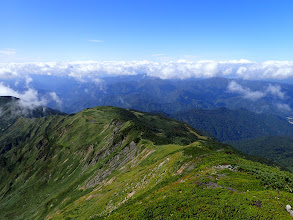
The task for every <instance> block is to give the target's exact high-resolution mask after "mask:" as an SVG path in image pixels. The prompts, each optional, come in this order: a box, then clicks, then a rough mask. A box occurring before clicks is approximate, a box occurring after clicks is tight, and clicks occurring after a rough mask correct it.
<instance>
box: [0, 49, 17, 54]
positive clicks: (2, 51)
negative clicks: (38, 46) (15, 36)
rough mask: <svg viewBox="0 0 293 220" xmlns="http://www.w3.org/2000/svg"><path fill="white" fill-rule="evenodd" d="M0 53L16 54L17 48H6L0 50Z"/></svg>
mask: <svg viewBox="0 0 293 220" xmlns="http://www.w3.org/2000/svg"><path fill="white" fill-rule="evenodd" d="M0 54H2V55H14V54H16V50H15V49H10V48H6V49H4V50H0Z"/></svg>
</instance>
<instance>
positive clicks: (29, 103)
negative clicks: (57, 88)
mask: <svg viewBox="0 0 293 220" xmlns="http://www.w3.org/2000/svg"><path fill="white" fill-rule="evenodd" d="M0 96H14V97H16V98H19V99H20V102H19V104H20V106H21V107H24V108H28V109H34V108H36V107H39V106H44V105H46V104H47V100H46V99H45V98H43V97H39V94H38V92H37V91H36V90H34V89H32V88H28V89H27V90H25V91H23V92H18V91H15V90H13V89H12V88H10V87H9V86H7V85H5V84H4V83H2V82H0Z"/></svg>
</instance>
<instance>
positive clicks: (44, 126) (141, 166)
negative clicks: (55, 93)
mask: <svg viewBox="0 0 293 220" xmlns="http://www.w3.org/2000/svg"><path fill="white" fill-rule="evenodd" d="M0 149H1V153H0V164H1V166H0V169H1V170H0V218H1V219H104V218H106V219H129V218H132V219H162V218H163V219H184V218H194V219H227V218H230V219H288V218H290V215H289V213H287V212H286V211H285V209H284V208H285V206H286V205H287V204H291V205H292V203H293V194H292V193H291V192H292V189H293V175H292V174H291V173H288V172H285V171H280V170H279V169H278V168H276V167H270V166H267V165H263V164H261V163H259V162H253V161H251V160H248V159H246V158H247V156H245V155H243V154H241V153H239V152H238V151H237V150H235V149H234V148H233V147H231V146H229V145H224V144H221V143H219V142H217V141H215V140H213V139H211V138H208V137H205V136H202V134H201V133H200V132H199V131H196V130H192V129H191V128H190V127H189V126H187V125H186V124H183V123H180V122H178V121H175V120H172V119H169V118H166V117H161V116H159V115H154V114H147V113H142V112H137V111H132V110H125V109H119V108H114V107H98V108H93V109H87V110H84V111H82V112H80V113H78V114H75V115H65V116H62V115H57V116H47V117H42V118H23V117H20V118H18V119H17V121H16V122H15V123H14V124H13V125H11V126H10V127H9V128H8V129H7V130H6V131H5V132H4V134H3V135H1V136H0Z"/></svg>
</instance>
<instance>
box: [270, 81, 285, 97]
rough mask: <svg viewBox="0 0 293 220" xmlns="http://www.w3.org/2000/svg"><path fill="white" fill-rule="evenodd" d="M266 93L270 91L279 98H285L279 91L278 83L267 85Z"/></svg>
mask: <svg viewBox="0 0 293 220" xmlns="http://www.w3.org/2000/svg"><path fill="white" fill-rule="evenodd" d="M266 92H267V93H270V94H272V95H274V96H276V97H278V98H280V99H284V98H285V93H284V92H282V91H281V86H280V85H271V84H270V85H269V86H268V88H267V90H266Z"/></svg>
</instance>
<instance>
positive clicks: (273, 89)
mask: <svg viewBox="0 0 293 220" xmlns="http://www.w3.org/2000/svg"><path fill="white" fill-rule="evenodd" d="M227 89H228V91H229V92H232V93H238V94H240V95H242V96H243V98H246V99H250V100H253V101H256V100H258V99H260V98H263V97H265V96H269V95H272V96H274V97H275V98H278V99H284V98H285V93H284V92H282V88H281V86H280V85H272V84H269V85H268V86H267V88H265V89H264V90H263V91H257V90H256V91H252V90H251V89H250V88H246V87H243V86H242V85H240V84H238V83H237V82H236V81H231V82H230V83H229V85H228V87H227ZM278 108H279V107H278Z"/></svg>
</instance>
